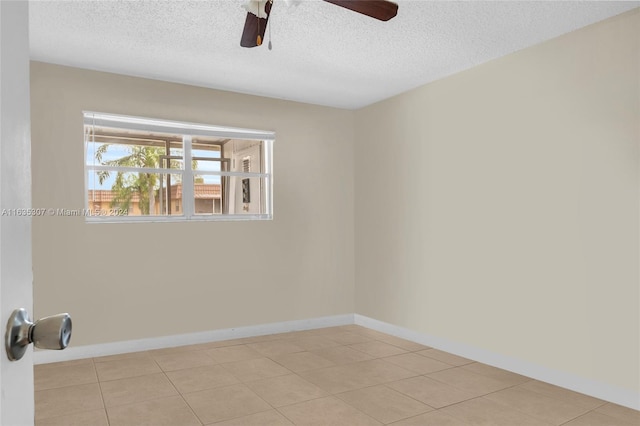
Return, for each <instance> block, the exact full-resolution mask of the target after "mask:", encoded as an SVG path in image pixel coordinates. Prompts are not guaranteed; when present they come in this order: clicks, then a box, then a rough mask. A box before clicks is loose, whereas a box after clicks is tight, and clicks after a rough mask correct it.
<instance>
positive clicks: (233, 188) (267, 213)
mask: <svg viewBox="0 0 640 426" xmlns="http://www.w3.org/2000/svg"><path fill="white" fill-rule="evenodd" d="M274 137H275V135H274V133H273V132H267V131H257V130H247V129H236V128H229V127H218V126H209V125H204V124H194V123H182V122H174V121H164V120H155V119H147V118H139V117H128V116H120V115H113V114H102V113H94V112H85V113H84V142H85V183H86V185H85V186H86V192H85V194H86V202H85V206H86V208H87V209H86V212H85V217H86V219H87V221H91V222H104V221H109V222H112V221H125V222H131V221H186V220H247V219H250V220H251V219H254V220H261V219H271V218H272V212H273V201H272V182H273V177H272V170H271V164H272V148H273V141H274Z"/></svg>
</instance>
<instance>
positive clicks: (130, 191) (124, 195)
mask: <svg viewBox="0 0 640 426" xmlns="http://www.w3.org/2000/svg"><path fill="white" fill-rule="evenodd" d="M88 190H89V192H88V194H87V195H88V196H87V200H88V204H87V208H88V209H89V210H91V211H92V212H94V213H93V214H94V215H95V216H159V215H182V214H183V206H182V175H181V174H176V173H172V174H159V173H132V172H121V171H116V170H100V171H90V172H89V176H88Z"/></svg>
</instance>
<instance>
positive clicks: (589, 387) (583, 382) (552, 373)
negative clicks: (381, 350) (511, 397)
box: [354, 314, 640, 410]
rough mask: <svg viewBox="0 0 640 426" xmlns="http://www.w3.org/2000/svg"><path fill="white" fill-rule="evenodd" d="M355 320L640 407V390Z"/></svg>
mask: <svg viewBox="0 0 640 426" xmlns="http://www.w3.org/2000/svg"><path fill="white" fill-rule="evenodd" d="M354 320H355V324H357V325H361V326H363V327H367V328H370V329H372V330H377V331H380V332H382V333H387V334H391V335H393V336H396V337H400V338H403V339H407V340H411V341H413V342H416V343H420V344H422V345H425V346H430V347H432V348H435V349H439V350H442V351H445V352H449V353H452V354H454V355H458V356H461V357H464V358H468V359H471V360H474V361H477V362H481V363H484V364H489V365H492V366H494V367H497V368H500V369H503V370H507V371H511V372H514V373H517V374H521V375H523V376H527V377H531V378H532V379H536V380H540V381H541V382H546V383H550V384H552V385H556V386H560V387H562V388H565V389H570V390H572V391H575V392H579V393H582V394H585V395H589V396H592V397H594V398H599V399H602V400H604V401H609V402H613V403H614V404H618V405H622V406H625V407H629V408H632V409H634V410H640V393H637V392H633V391H630V390H627V389H622V388H620V387H617V386H613V385H610V384H607V383H602V382H598V381H596V380H591V379H586V378H584V377H580V376H576V375H575V374H570V373H566V372H563V371H558V370H553V369H550V368H547V367H542V366H539V365H537V364H534V363H531V362H528V361H523V360H520V359H516V358H511V357H508V356H505V355H500V354H497V353H494V352H490V351H486V350H484V349H479V348H476V347H473V346H469V345H465V344H462V343H458V342H452V341H450V340H446V339H443V338H440V337H434V336H428V335H426V334H422V333H418V332H415V331H412V330H409V329H407V328H403V327H398V326H395V325H392V324H389V323H386V322H382V321H378V320H376V319H373V318H369V317H365V316H363V315H358V314H354Z"/></svg>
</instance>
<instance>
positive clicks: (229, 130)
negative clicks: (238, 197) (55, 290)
mask: <svg viewBox="0 0 640 426" xmlns="http://www.w3.org/2000/svg"><path fill="white" fill-rule="evenodd" d="M83 116H84V120H83V125H84V126H92V125H93V126H104V127H115V128H119V129H128V130H141V131H152V132H161V133H174V134H177V135H182V141H183V153H184V154H183V155H184V159H183V164H184V169H163V168H160V169H154V168H137V167H118V166H103V165H91V164H87V142H88V141H86V140H84V141H83V144H84V157H83V161H84V206H85V209H87V208H88V206H89V175H90V173H91V172H95V171H99V170H109V171H114V172H135V173H137V172H140V171H144V172H145V173H158V174H167V173H170V174H180V175H182V200H181V203H180V205H181V210H182V211H181V212H180V214H179V215H146V216H111V215H107V216H93V215H85V220H86V222H87V223H114V222H116V223H131V222H145V223H146V222H203V221H204V222H218V221H244V220H272V219H273V143H274V142H275V132H272V131H265V130H253V129H243V128H235V127H223V126H213V125H207V124H199V123H190V122H183V121H171V120H161V119H153V118H145V117H135V116H129V115H118V114H108V113H100V112H93V111H83ZM192 136H216V137H222V138H229V139H242V140H255V141H260V142H262V146H263V152H264V170H263V172H262V173H243V172H232V171H219V172H218V171H203V170H197V174H198V175H212V176H221V177H222V176H237V177H241V178H242V177H249V178H261V180H262V179H264V182H265V185H264V189H263V190H264V197H265V204H264V205H265V210H266V212H265V213H263V214H224V213H223V214H219V213H218V214H211V215H209V214H206V215H204V214H195V198H194V179H193V178H194V174H196V173H194V170H193V169H192V161H191V157H192V156H191V139H192ZM85 137H86V136H85ZM169 170H170V171H169ZM185 182H187V184H186V183H185ZM214 205H215V202H214Z"/></svg>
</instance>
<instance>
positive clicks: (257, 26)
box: [240, 2, 272, 47]
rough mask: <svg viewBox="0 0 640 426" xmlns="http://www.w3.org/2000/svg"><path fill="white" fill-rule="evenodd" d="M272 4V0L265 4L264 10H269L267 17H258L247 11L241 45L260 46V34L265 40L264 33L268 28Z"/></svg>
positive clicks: (261, 38)
mask: <svg viewBox="0 0 640 426" xmlns="http://www.w3.org/2000/svg"><path fill="white" fill-rule="evenodd" d="M271 6H272V4H271V2H267V4H266V5H265V8H264V10H265V11H266V12H267V17H266V18H258V17H257V16H256V15H254V14H253V13H250V12H247V19H245V21H244V30H243V31H242V38H241V39H240V46H242V47H256V46H258V36H260V40H264V33H265V31H266V29H267V22H268V21H269V14H270V13H271Z"/></svg>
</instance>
